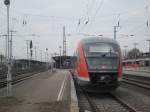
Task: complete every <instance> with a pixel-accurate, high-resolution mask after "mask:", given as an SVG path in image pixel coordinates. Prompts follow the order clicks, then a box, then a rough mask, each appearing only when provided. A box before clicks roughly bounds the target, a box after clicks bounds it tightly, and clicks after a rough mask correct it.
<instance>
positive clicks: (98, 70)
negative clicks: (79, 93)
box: [79, 41, 122, 91]
mask: <svg viewBox="0 0 150 112" xmlns="http://www.w3.org/2000/svg"><path fill="white" fill-rule="evenodd" d="M82 50H83V56H84V59H85V64H86V66H85V67H86V68H87V69H81V70H87V74H86V75H84V76H87V79H89V81H88V80H86V81H85V80H82V78H81V80H80V81H79V82H80V85H82V86H85V87H86V88H88V89H89V90H90V89H92V90H93V89H94V90H98V91H99V90H100V91H101V90H102V91H105V90H106V91H107V90H114V89H116V88H117V87H118V86H119V82H120V80H121V78H122V73H121V72H122V65H121V52H120V47H119V45H118V44H117V43H113V42H107V41H106V42H94V43H92V42H91V43H85V44H83V46H82ZM81 57H82V56H81ZM81 59H82V58H81ZM83 61H84V60H83ZM82 68H84V66H82ZM84 73H86V72H84ZM81 77H82V76H81Z"/></svg>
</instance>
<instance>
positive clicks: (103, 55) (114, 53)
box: [101, 52, 118, 58]
mask: <svg viewBox="0 0 150 112" xmlns="http://www.w3.org/2000/svg"><path fill="white" fill-rule="evenodd" d="M108 54H109V55H108ZM101 56H102V57H115V58H116V57H118V53H116V52H106V53H104V54H102V55H101Z"/></svg>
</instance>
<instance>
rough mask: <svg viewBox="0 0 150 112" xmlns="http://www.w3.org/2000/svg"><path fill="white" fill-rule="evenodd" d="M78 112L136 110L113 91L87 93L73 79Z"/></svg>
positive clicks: (132, 111)
mask: <svg viewBox="0 0 150 112" xmlns="http://www.w3.org/2000/svg"><path fill="white" fill-rule="evenodd" d="M75 87H76V90H77V96H78V101H79V102H78V103H79V110H80V112H137V111H136V110H135V109H134V108H133V107H131V106H130V105H129V104H127V103H126V102H124V101H123V100H122V99H120V98H119V97H117V96H115V95H114V94H113V93H105V94H104V93H101V94H97V93H87V92H86V91H84V89H83V88H81V87H79V86H78V85H77V83H76V81H75Z"/></svg>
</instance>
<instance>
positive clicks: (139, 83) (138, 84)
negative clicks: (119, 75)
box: [122, 77, 150, 90]
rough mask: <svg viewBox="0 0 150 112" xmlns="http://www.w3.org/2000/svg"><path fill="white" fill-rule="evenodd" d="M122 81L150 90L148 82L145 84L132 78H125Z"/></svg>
mask: <svg viewBox="0 0 150 112" xmlns="http://www.w3.org/2000/svg"><path fill="white" fill-rule="evenodd" d="M122 81H123V83H127V84H130V85H134V86H138V87H141V88H144V89H147V90H150V83H148V82H144V81H141V80H137V79H134V78H130V77H123V80H122Z"/></svg>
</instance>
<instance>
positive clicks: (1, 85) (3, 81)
mask: <svg viewBox="0 0 150 112" xmlns="http://www.w3.org/2000/svg"><path fill="white" fill-rule="evenodd" d="M39 72H42V71H39ZM39 72H32V73H27V74H22V75H16V76H15V77H13V79H12V84H16V83H18V82H21V81H23V80H26V79H28V78H31V77H32V76H33V74H36V73H39ZM6 85H7V79H6V78H5V79H1V80H0V89H1V88H4V87H6Z"/></svg>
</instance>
